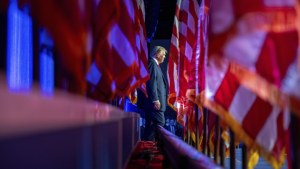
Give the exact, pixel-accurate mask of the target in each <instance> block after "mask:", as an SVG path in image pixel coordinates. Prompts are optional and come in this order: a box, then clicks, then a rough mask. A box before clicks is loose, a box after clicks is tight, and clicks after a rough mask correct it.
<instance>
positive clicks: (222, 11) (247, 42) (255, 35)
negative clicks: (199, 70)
mask: <svg viewBox="0 0 300 169" xmlns="http://www.w3.org/2000/svg"><path fill="white" fill-rule="evenodd" d="M295 6H296V1H294V0H272V1H270V0H255V1H250V0H249V1H238V0H222V1H221V0H220V1H219V0H218V1H214V4H212V12H211V14H212V15H211V17H210V18H211V27H210V28H211V33H210V39H209V46H210V49H209V61H208V67H207V70H206V77H207V79H206V81H207V82H206V85H207V86H206V99H205V106H206V107H208V108H209V109H211V110H212V111H213V112H216V113H217V114H218V115H219V116H220V117H221V119H222V120H224V121H225V122H226V123H227V125H229V126H230V127H231V129H232V130H233V131H234V132H235V134H236V135H237V137H238V138H239V139H241V140H242V141H243V142H244V143H245V144H246V145H247V146H248V148H249V150H250V151H252V150H254V151H258V152H259V153H260V154H261V155H263V156H264V157H265V158H266V159H267V160H268V161H269V162H270V164H271V165H272V166H273V167H274V168H280V166H281V165H282V164H283V162H284V158H285V156H284V155H285V149H286V147H288V144H289V141H288V137H287V134H288V126H289V108H290V107H289V103H287V102H285V101H284V99H285V98H287V96H289V94H286V93H285V90H286V89H284V88H286V87H285V86H288V85H290V86H293V87H290V88H289V89H290V90H291V91H293V90H294V91H295V92H296V90H295V89H296V87H295V86H299V80H297V72H296V71H295V70H294V72H293V73H292V74H293V75H294V76H291V75H289V74H290V73H289V72H290V71H291V69H292V68H294V69H295V63H296V57H297V47H298V32H297V30H296V25H295V23H296V20H295V19H296V11H295ZM295 77H296V78H295ZM286 78H289V79H290V80H289V81H293V80H294V81H293V83H288V82H286V81H287V80H286ZM298 79H299V72H298ZM296 93H297V92H296ZM283 98H284V99H283ZM296 101H297V100H296Z"/></svg>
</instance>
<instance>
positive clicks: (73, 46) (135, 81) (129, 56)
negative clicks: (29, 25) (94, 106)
mask: <svg viewBox="0 0 300 169" xmlns="http://www.w3.org/2000/svg"><path fill="white" fill-rule="evenodd" d="M20 2H21V5H24V4H29V5H30V6H31V8H30V9H31V13H32V16H33V18H34V19H36V20H37V21H38V22H39V23H40V24H41V25H42V26H44V27H45V28H46V29H47V30H48V32H49V33H50V34H51V35H52V37H53V39H54V42H55V46H56V48H57V49H58V51H59V55H60V57H59V58H58V62H59V67H60V69H62V71H63V72H64V74H65V75H64V76H65V77H64V78H63V80H62V81H63V82H62V84H63V85H64V86H65V87H66V88H67V89H71V90H72V91H73V92H76V93H79V94H82V95H87V96H89V97H91V98H94V99H97V100H100V101H109V100H111V99H113V98H114V97H115V96H118V97H122V96H127V95H129V94H130V92H132V91H133V90H134V89H135V88H137V87H138V86H140V85H141V84H142V83H145V82H146V81H147V80H148V78H149V75H148V71H147V53H148V49H147V43H146V39H145V25H144V24H145V23H144V4H143V1H142V0H137V1H126V0H101V1H94V0H86V1H83V0H82V1H55V0H45V1H38V0H20Z"/></svg>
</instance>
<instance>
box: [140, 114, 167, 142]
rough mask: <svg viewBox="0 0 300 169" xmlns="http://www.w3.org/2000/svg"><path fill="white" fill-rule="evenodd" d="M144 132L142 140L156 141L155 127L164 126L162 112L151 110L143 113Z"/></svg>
mask: <svg viewBox="0 0 300 169" xmlns="http://www.w3.org/2000/svg"><path fill="white" fill-rule="evenodd" d="M145 120H146V124H145V132H144V137H143V139H144V140H147V141H155V140H156V141H157V139H158V135H157V132H156V126H157V125H160V126H162V127H163V126H164V125H165V115H164V112H163V111H159V110H152V111H148V112H147V111H146V112H145Z"/></svg>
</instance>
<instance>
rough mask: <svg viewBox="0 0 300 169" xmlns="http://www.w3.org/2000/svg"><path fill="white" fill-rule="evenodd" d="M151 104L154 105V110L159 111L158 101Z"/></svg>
mask: <svg viewBox="0 0 300 169" xmlns="http://www.w3.org/2000/svg"><path fill="white" fill-rule="evenodd" d="M153 104H154V110H159V109H160V102H159V100H157V101H154V102H153Z"/></svg>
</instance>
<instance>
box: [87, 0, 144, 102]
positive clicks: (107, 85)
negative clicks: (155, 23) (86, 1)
mask: <svg viewBox="0 0 300 169" xmlns="http://www.w3.org/2000/svg"><path fill="white" fill-rule="evenodd" d="M105 3H108V4H105ZM115 3H116V4H112V5H109V4H111V2H106V1H101V2H100V4H99V9H98V16H99V21H98V22H97V24H99V26H97V24H96V27H97V30H98V32H97V35H96V37H97V40H98V41H97V44H96V46H95V47H94V48H95V49H96V51H95V64H96V66H97V68H98V70H99V72H101V74H103V76H102V79H100V78H99V80H98V81H96V82H93V81H92V80H91V81H90V82H93V83H92V84H91V94H96V96H95V97H103V96H104V98H105V99H112V98H113V97H114V96H125V95H129V94H130V92H132V91H134V89H135V88H137V87H138V86H140V85H141V84H142V83H144V82H146V81H147V79H148V71H147V66H146V65H147V45H146V39H145V33H144V32H145V27H144V16H143V13H142V11H143V9H142V8H143V6H142V5H143V4H141V2H140V1H123V0H118V1H115ZM110 6H111V8H109V7H110ZM115 7H116V8H115ZM116 10H118V13H120V14H121V15H122V17H121V16H120V15H116V14H115V13H114V11H116ZM107 13H110V14H111V15H108V16H107ZM102 16H105V17H107V18H109V19H107V20H108V21H110V22H111V24H110V25H108V28H110V29H106V27H107V25H102V24H103V23H101V18H102ZM102 27H104V28H105V29H104V30H102V29H101V28H102ZM104 31H107V32H104ZM104 76H105V77H104ZM95 89H96V90H97V92H94V91H93V90H95ZM100 93H101V94H100ZM104 98H100V99H101V100H102V99H104Z"/></svg>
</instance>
